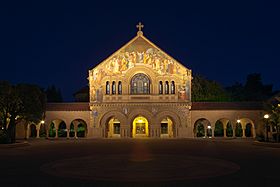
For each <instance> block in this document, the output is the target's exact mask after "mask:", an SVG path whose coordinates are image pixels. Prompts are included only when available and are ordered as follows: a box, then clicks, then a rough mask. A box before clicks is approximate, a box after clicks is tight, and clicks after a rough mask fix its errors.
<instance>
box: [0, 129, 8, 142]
mask: <svg viewBox="0 0 280 187" xmlns="http://www.w3.org/2000/svg"><path fill="white" fill-rule="evenodd" d="M7 143H11V139H10V137H9V135H8V133H7V131H5V130H0V144H7Z"/></svg>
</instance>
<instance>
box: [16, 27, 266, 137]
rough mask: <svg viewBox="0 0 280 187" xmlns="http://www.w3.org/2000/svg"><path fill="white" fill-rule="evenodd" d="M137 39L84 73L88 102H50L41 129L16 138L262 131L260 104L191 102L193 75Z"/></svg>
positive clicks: (37, 126) (230, 134)
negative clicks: (86, 81) (86, 74)
mask: <svg viewBox="0 0 280 187" xmlns="http://www.w3.org/2000/svg"><path fill="white" fill-rule="evenodd" d="M137 27H138V29H139V30H138V32H137V35H136V36H135V37H134V38H133V39H132V40H130V41H129V42H128V43H127V44H126V45H124V46H123V47H121V48H120V49H119V50H118V51H116V52H115V53H113V54H112V55H111V56H110V57H108V58H107V59H105V60H104V61H102V62H101V63H99V64H98V65H97V66H96V67H94V68H93V69H90V70H89V72H88V73H89V74H88V81H89V102H86V103H85V102H84V103H49V104H48V105H47V111H46V117H45V119H44V122H42V123H40V124H29V125H27V126H25V127H21V128H22V129H21V130H18V131H17V133H18V137H25V138H28V137H43V136H44V137H48V138H60V137H65V138H79V137H86V138H195V137H208V138H214V137H233V138H234V137H241V138H242V137H243V138H245V137H252V138H254V137H255V136H256V133H257V132H258V131H260V130H261V126H262V125H261V124H262V116H263V109H262V105H261V104H260V103H195V102H192V100H191V81H192V71H191V70H190V69H189V68H188V67H185V66H184V65H182V63H180V62H178V61H177V60H176V59H174V58H173V57H171V56H170V55H168V54H167V53H166V52H164V51H163V50H161V49H160V48H159V47H158V46H156V45H155V44H154V43H153V42H151V41H150V40H149V39H147V38H146V37H145V36H144V34H143V32H142V27H143V25H141V23H140V24H139V25H138V26H137Z"/></svg>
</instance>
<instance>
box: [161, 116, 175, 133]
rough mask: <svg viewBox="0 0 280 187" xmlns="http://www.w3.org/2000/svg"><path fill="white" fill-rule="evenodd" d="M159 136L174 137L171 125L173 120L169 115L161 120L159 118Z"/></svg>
mask: <svg viewBox="0 0 280 187" xmlns="http://www.w3.org/2000/svg"><path fill="white" fill-rule="evenodd" d="M160 137H161V138H172V137H174V125H173V121H172V120H171V119H170V118H169V117H166V118H164V119H163V120H161V123H160Z"/></svg>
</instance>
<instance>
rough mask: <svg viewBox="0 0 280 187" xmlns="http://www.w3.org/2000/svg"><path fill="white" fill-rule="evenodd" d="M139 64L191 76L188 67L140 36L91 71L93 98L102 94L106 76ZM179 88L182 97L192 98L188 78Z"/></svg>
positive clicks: (167, 73) (187, 77)
mask: <svg viewBox="0 0 280 187" xmlns="http://www.w3.org/2000/svg"><path fill="white" fill-rule="evenodd" d="M139 65H143V66H146V67H148V68H151V69H153V70H154V71H155V72H156V73H157V74H158V75H161V76H165V75H166V76H168V75H173V76H177V77H179V78H180V79H189V78H190V71H189V70H188V69H187V68H185V67H184V66H182V65H181V64H179V63H177V62H176V61H175V60H173V59H172V58H171V57H169V56H168V55H166V54H164V53H163V52H162V51H160V50H159V49H157V48H155V47H153V46H152V45H151V44H149V43H148V42H147V41H146V40H144V39H143V38H142V37H139V38H137V39H136V40H134V41H133V42H132V43H130V44H129V45H127V46H126V47H125V48H124V49H122V50H121V51H119V52H117V53H116V54H114V55H113V56H111V57H109V58H108V59H107V60H105V61H104V62H103V63H101V64H99V65H98V66H97V67H96V68H94V69H92V70H91V71H90V74H91V78H92V83H93V84H91V88H92V94H91V96H92V99H93V100H95V99H97V100H98V96H99V95H101V94H99V92H101V91H102V90H101V85H102V84H104V83H103V82H102V79H103V78H104V77H106V76H112V75H116V76H119V75H122V74H125V73H126V72H127V71H128V70H129V69H131V68H133V67H135V66H139ZM186 84H187V86H186ZM177 90H178V93H179V97H180V98H181V99H184V100H188V99H189V98H190V90H189V85H188V80H185V81H184V83H183V84H182V85H178V87H177ZM101 100H102V98H101Z"/></svg>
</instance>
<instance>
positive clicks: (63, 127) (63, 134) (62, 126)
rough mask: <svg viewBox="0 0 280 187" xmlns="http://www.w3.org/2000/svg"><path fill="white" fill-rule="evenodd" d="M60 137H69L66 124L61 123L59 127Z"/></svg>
mask: <svg viewBox="0 0 280 187" xmlns="http://www.w3.org/2000/svg"><path fill="white" fill-rule="evenodd" d="M58 137H67V129H66V123H65V122H64V121H61V122H60V123H59V125H58Z"/></svg>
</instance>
